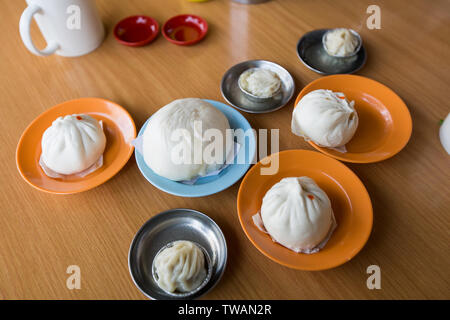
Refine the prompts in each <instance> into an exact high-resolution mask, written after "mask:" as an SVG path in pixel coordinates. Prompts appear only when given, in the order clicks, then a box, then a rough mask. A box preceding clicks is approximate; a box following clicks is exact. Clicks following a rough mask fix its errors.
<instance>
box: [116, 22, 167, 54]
mask: <svg viewBox="0 0 450 320" xmlns="http://www.w3.org/2000/svg"><path fill="white" fill-rule="evenodd" d="M158 32H159V25H158V22H157V21H156V20H155V19H153V18H151V17H148V16H143V15H138V16H132V17H127V18H125V19H123V20H121V21H119V22H118V23H117V24H116V26H115V27H114V37H115V38H116V40H117V41H118V42H120V43H121V44H123V45H126V46H130V47H140V46H145V45H146V44H149V43H150V42H152V41H153V40H154V39H155V38H156V36H157V35H158Z"/></svg>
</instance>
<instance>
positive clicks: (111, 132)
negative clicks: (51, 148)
mask: <svg viewBox="0 0 450 320" xmlns="http://www.w3.org/2000/svg"><path fill="white" fill-rule="evenodd" d="M76 113H84V114H88V115H90V116H92V117H94V118H95V119H97V120H99V121H100V120H102V121H103V130H104V132H105V135H106V139H107V142H106V148H105V152H104V154H103V166H102V167H101V168H99V169H98V170H96V171H94V172H92V173H91V174H89V175H87V176H85V177H83V178H79V177H73V176H72V177H69V178H67V179H64V180H63V179H53V178H50V177H48V176H47V175H45V173H44V171H43V170H42V169H41V167H40V165H39V158H40V155H41V139H42V135H43V134H44V131H45V130H46V129H47V128H48V127H50V126H51V124H52V122H53V121H54V120H55V119H56V118H58V117H60V116H64V115H68V114H76ZM135 137H136V126H135V124H134V121H133V119H132V118H131V116H130V114H129V113H128V112H127V111H126V110H125V109H124V108H122V107H121V106H119V105H118V104H115V103H114V102H111V101H108V100H104V99H99V98H82V99H76V100H71V101H66V102H64V103H61V104H58V105H56V106H54V107H52V108H50V109H48V110H47V111H45V112H44V113H42V114H41V115H40V116H38V117H37V118H36V119H35V120H34V121H33V122H32V123H31V124H30V125H29V126H28V127H27V128H26V129H25V131H24V133H23V134H22V137H21V138H20V140H19V144H18V145H17V150H16V164H17V169H18V170H19V172H20V174H21V176H22V177H23V178H24V179H25V181H26V182H28V183H29V184H30V185H31V186H33V187H34V188H36V189H39V190H41V191H45V192H49V193H57V194H71V193H78V192H82V191H86V190H89V189H92V188H94V187H96V186H98V185H100V184H102V183H104V182H106V181H107V180H108V179H110V178H111V177H113V176H114V175H115V174H116V173H117V172H119V171H120V169H122V167H123V166H124V165H125V164H126V163H127V161H128V159H130V156H131V154H132V153H133V150H134V147H133V146H132V145H131V141H132V140H133V139H135Z"/></svg>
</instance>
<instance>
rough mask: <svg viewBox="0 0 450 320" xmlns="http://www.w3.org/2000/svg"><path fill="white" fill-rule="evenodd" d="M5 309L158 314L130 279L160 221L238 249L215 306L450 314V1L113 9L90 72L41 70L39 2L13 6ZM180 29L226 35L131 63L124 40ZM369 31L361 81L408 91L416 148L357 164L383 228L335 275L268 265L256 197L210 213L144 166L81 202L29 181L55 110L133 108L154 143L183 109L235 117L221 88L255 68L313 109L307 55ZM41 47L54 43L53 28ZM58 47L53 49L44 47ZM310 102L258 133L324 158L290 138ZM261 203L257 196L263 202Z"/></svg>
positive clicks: (265, 118)
mask: <svg viewBox="0 0 450 320" xmlns="http://www.w3.org/2000/svg"><path fill="white" fill-rule="evenodd" d="M370 4H378V5H379V6H380V8H381V14H382V18H381V29H380V30H369V29H367V27H366V19H367V18H368V16H369V15H368V14H367V13H366V9H367V7H368V6H369V5H370ZM0 5H1V10H0V21H1V25H2V32H1V34H0V38H1V43H2V46H3V49H2V50H0V119H1V121H0V134H1V140H2V147H1V152H0V166H1V171H0V299H144V296H143V295H142V294H141V293H140V292H139V290H138V289H137V288H136V287H135V286H134V284H133V282H132V280H131V278H130V275H129V272H128V266H127V254H128V248H129V245H130V242H131V240H132V238H133V236H134V234H135V232H136V231H137V230H138V229H139V227H140V226H141V225H142V224H143V223H144V222H145V221H146V220H148V219H149V218H151V217H152V216H154V215H155V214H157V213H158V212H161V211H164V210H167V209H171V208H179V207H184V208H192V209H196V210H200V211H202V212H205V213H206V214H208V215H209V216H210V217H211V218H213V219H214V220H215V221H216V222H217V223H218V224H219V226H220V227H221V228H222V230H223V232H224V234H225V236H226V239H227V241H228V248H229V259H228V266H227V269H226V272H225V274H224V277H223V278H222V280H221V282H220V283H219V284H218V285H217V287H215V289H214V290H213V291H212V292H210V293H209V294H208V295H206V296H205V298H207V299H404V298H437V299H448V298H450V250H449V243H450V233H449V230H450V194H449V192H450V156H449V155H448V154H447V153H446V152H445V151H444V149H443V148H442V146H441V145H440V143H439V138H438V129H439V119H443V118H444V117H445V116H446V115H447V113H448V112H449V111H450V110H449V102H448V101H450V88H449V83H450V64H449V58H450V43H449V38H450V2H449V1H447V0H442V1H441V0H434V1H426V0H411V1H401V0H395V1H394V0H392V1H387V0H386V1H376V0H360V1H356V0H327V1H323V0H317V1H310V0H274V1H270V2H268V3H265V4H260V5H253V6H247V5H241V4H237V3H232V2H230V1H227V0H212V1H209V2H206V3H190V2H188V1H186V0H164V1H163V0H159V1H157V0H152V1H150V0H128V1H123V0H101V1H98V6H99V9H100V12H101V16H102V19H103V21H104V23H105V25H106V27H107V37H106V39H105V42H104V43H103V44H102V46H101V47H100V48H99V49H97V50H96V51H95V52H93V53H91V54H89V55H86V56H83V57H80V58H63V57H59V56H51V57H46V58H42V57H36V56H34V55H32V54H31V53H30V52H28V51H27V50H26V48H25V47H24V45H23V44H22V42H21V40H20V36H19V31H18V23H19V19H20V15H21V13H22V11H23V10H24V8H25V6H26V4H25V1H9V0H1V1H0ZM180 13H194V14H199V15H201V16H203V17H204V18H205V19H206V20H207V21H208V23H209V24H210V31H209V33H208V35H207V37H206V38H205V39H204V41H202V42H201V43H199V44H198V45H195V46H192V47H179V46H175V45H173V44H171V43H169V42H168V41H166V40H165V39H164V38H163V37H162V35H159V37H158V38H157V39H156V40H155V42H153V43H152V44H151V45H149V46H147V47H143V48H128V47H125V46H122V45H120V44H118V43H117V42H116V41H115V40H114V37H113V35H112V32H111V30H112V28H113V26H114V24H115V23H116V22H117V21H118V20H120V19H121V18H123V17H125V16H128V15H133V14H147V15H150V16H152V17H154V18H155V19H156V20H157V21H158V22H159V23H160V24H161V25H162V23H163V22H164V21H165V20H166V19H167V18H169V17H171V16H173V15H176V14H180ZM341 26H342V27H351V28H354V29H356V30H358V31H359V32H360V33H361V35H362V37H363V39H364V44H365V46H366V49H367V52H368V61H367V64H366V66H365V67H364V68H363V69H362V70H361V71H360V72H359V73H358V74H360V75H363V76H367V77H370V78H372V79H375V80H378V81H380V82H382V83H384V84H385V85H387V86H388V87H390V88H392V89H393V90H394V91H395V92H396V93H397V94H398V95H399V96H400V97H402V98H403V99H404V101H405V102H406V104H407V105H408V107H409V109H410V111H411V115H412V118H413V134H412V138H411V140H410V142H409V143H408V145H407V146H406V148H405V149H404V150H403V151H401V152H400V153H399V154H398V155H396V156H395V157H393V158H391V159H389V160H386V161H383V162H380V163H374V164H361V165H359V164H348V166H349V167H350V168H351V169H352V170H353V171H354V172H355V173H356V174H357V175H358V176H359V177H360V179H361V180H362V181H363V183H364V184H365V186H366V188H367V190H368V191H369V194H370V196H371V199H372V202H373V207H374V227H373V231H372V234H371V237H370V239H369V241H368V243H367V245H366V246H365V247H364V249H363V250H362V251H361V252H360V253H359V254H358V255H357V256H356V257H355V258H354V259H353V260H351V261H350V262H348V263H346V264H344V265H342V266H341V267H338V268H336V269H333V270H328V271H323V272H302V271H295V270H291V269H288V268H285V267H282V266H280V265H278V264H276V263H274V262H272V261H271V260H269V259H267V258H266V257H265V256H263V255H262V254H261V253H260V252H259V251H257V250H256V249H255V248H254V247H253V246H252V244H251V243H250V242H249V241H248V239H247V238H246V237H245V235H244V233H243V231H242V229H241V227H240V224H239V221H238V217H237V212H236V197H237V191H238V188H239V184H240V181H239V182H238V183H236V184H235V185H234V186H232V187H230V188H229V189H228V190H226V191H223V192H220V193H218V194H215V195H212V196H208V197H203V198H192V199H191V198H181V197H176V196H171V195H168V194H166V193H164V192H162V191H159V190H158V189H156V188H154V187H153V186H152V185H150V184H149V183H148V182H147V181H146V180H145V178H144V177H143V176H142V175H141V174H140V172H139V170H138V168H137V165H136V162H135V160H134V156H133V157H132V158H131V159H130V161H129V162H128V164H127V165H126V166H125V167H124V168H123V170H121V171H120V173H119V174H117V175H116V176H115V177H114V178H113V179H111V180H110V181H108V182H107V183H105V184H103V185H101V186H99V187H97V188H95V189H93V190H90V191H88V192H84V193H81V194H76V195H69V196H58V195H51V194H46V193H43V192H39V191H37V190H35V189H33V188H31V187H30V186H29V185H28V184H27V183H26V182H25V181H23V180H22V178H21V177H20V175H19V173H18V171H17V169H16V165H15V150H16V146H17V142H18V140H19V137H20V135H21V134H22V132H23V130H24V129H25V128H26V126H27V125H28V124H29V123H30V122H31V121H32V120H33V119H34V118H35V117H36V116H38V115H39V114H40V113H42V112H43V111H45V110H46V109H47V108H49V107H51V106H53V105H55V104H58V103H61V102H63V101H66V100H69V99H74V98H79V97H101V98H106V99H109V100H112V101H115V102H117V103H119V104H121V105H122V106H124V107H125V108H126V109H127V110H128V111H129V112H130V113H131V115H132V116H133V118H134V120H135V122H136V126H137V127H138V128H140V127H141V126H142V124H143V123H144V121H145V120H146V119H147V118H148V117H149V116H150V115H151V114H152V113H154V112H155V111H156V110H158V109H159V108H160V107H162V106H163V105H165V104H167V103H168V102H170V101H172V100H174V99H177V98H183V97H201V98H208V99H214V100H218V101H223V98H222V96H221V93H220V87H219V85H220V80H221V78H222V75H223V74H224V73H225V71H226V70H227V69H228V68H230V67H231V66H232V65H234V64H236V63H239V62H242V61H245V60H249V59H267V60H271V61H274V62H276V63H279V64H281V65H282V66H284V67H285V68H286V69H288V70H289V71H290V72H291V74H292V75H293V77H294V78H295V82H296V86H297V90H296V94H298V92H299V90H300V89H301V88H303V87H304V86H305V85H306V84H308V83H309V82H310V81H312V80H314V79H317V78H319V77H320V75H318V74H316V73H314V72H312V71H310V70H308V69H307V68H306V67H304V66H303V65H302V63H301V62H300V61H299V59H298V58H297V55H296V50H295V48H296V44H297V41H298V40H299V38H300V37H301V36H302V35H303V34H304V33H305V32H307V31H310V30H313V29H319V28H324V27H341ZM33 37H35V38H40V35H39V32H38V31H37V27H36V26H34V27H33ZM38 43H39V44H40V46H41V47H42V46H43V42H42V39H41V40H40V41H38ZM293 106H294V99H293V100H292V101H290V103H289V104H288V105H287V106H286V107H284V108H283V109H281V110H279V111H276V112H274V113H270V114H261V115H254V114H244V115H245V116H246V118H247V119H248V120H249V122H250V123H251V125H252V126H253V127H254V128H256V129H258V128H268V129H271V128H280V140H281V141H280V149H281V150H285V149H294V148H300V149H311V147H310V146H309V145H308V144H306V143H305V142H304V141H303V140H302V139H300V138H298V137H296V136H294V135H293V134H292V133H291V132H290V121H291V113H292V109H293ZM249 196H251V195H249ZM372 264H376V265H379V266H380V268H381V276H382V278H381V279H382V280H381V287H382V288H381V289H380V290H369V289H368V288H367V286H366V280H367V278H368V276H369V275H368V274H367V273H366V268H367V267H368V266H369V265H372ZM69 265H78V266H80V268H81V289H80V290H69V289H68V288H67V287H66V279H67V277H68V276H69V275H68V274H66V268H67V267H68V266H69Z"/></svg>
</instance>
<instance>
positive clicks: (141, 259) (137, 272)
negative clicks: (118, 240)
mask: <svg viewBox="0 0 450 320" xmlns="http://www.w3.org/2000/svg"><path fill="white" fill-rule="evenodd" d="M177 240H187V241H192V242H194V243H196V244H198V246H199V247H200V248H201V249H202V250H203V251H204V253H205V258H206V260H207V268H208V275H207V278H206V280H205V283H202V284H201V285H200V287H199V288H197V289H195V290H193V291H192V292H188V293H168V292H166V291H164V290H163V289H161V288H160V287H159V286H158V284H157V282H156V279H155V277H154V270H153V260H154V258H155V257H156V255H157V254H158V252H160V250H161V249H162V248H164V247H166V246H167V245H168V244H170V243H172V242H174V241H177ZM226 262H227V245H226V241H225V237H224V235H223V233H222V231H221V230H220V228H219V226H218V225H217V224H216V223H215V222H214V221H213V220H212V219H211V218H209V217H208V216H206V215H205V214H203V213H201V212H199V211H195V210H191V209H172V210H168V211H165V212H162V213H160V214H158V215H156V216H154V217H153V218H151V219H150V220H148V221H147V222H146V223H145V224H144V225H143V226H142V227H141V228H140V229H139V231H138V232H137V234H136V236H135V237H134V239H133V241H132V242H131V246H130V251H129V253H128V267H129V270H130V274H131V278H132V279H133V282H134V284H135V285H136V286H137V287H138V289H139V290H140V291H141V292H142V293H143V294H144V295H145V296H147V297H148V298H150V299H157V300H159V299H161V300H174V299H176V300H180V299H196V298H199V297H200V296H202V295H204V294H206V293H207V292H208V291H210V290H211V289H212V288H213V287H214V286H215V285H216V284H217V283H218V282H219V280H220V278H221V277H222V275H223V273H224V271H225V267H226Z"/></svg>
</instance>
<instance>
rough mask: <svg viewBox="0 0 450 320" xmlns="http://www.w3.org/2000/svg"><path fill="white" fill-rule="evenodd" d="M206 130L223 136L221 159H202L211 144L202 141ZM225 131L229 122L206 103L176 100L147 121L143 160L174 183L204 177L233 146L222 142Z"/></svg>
mask: <svg viewBox="0 0 450 320" xmlns="http://www.w3.org/2000/svg"><path fill="white" fill-rule="evenodd" d="M199 125H200V126H199ZM208 129H216V130H218V132H220V133H221V134H222V137H223V141H221V143H222V145H223V150H222V156H220V155H219V156H217V158H214V159H208V161H207V160H206V159H205V158H204V157H203V155H204V153H206V152H205V148H206V147H207V146H208V145H211V144H212V142H213V139H210V138H205V135H204V133H205V131H206V130H208ZM227 129H230V125H229V123H228V119H227V118H226V117H225V115H224V114H223V113H222V112H220V111H219V110H218V109H216V108H214V107H213V106H212V105H211V104H209V103H208V102H206V101H204V100H202V99H196V98H187V99H179V100H175V101H173V102H171V103H169V104H168V105H166V106H164V107H162V108H161V109H159V110H158V111H157V112H156V113H155V114H154V115H153V116H152V117H151V118H150V120H149V122H148V124H147V127H146V128H145V131H144V134H143V156H144V161H145V163H146V164H147V165H148V166H149V167H150V169H152V170H153V171H154V172H155V173H156V174H158V175H160V176H162V177H165V178H167V179H170V180H174V181H181V180H191V179H193V178H196V177H198V176H203V175H206V174H208V173H210V172H212V171H215V170H218V169H220V167H222V166H223V164H224V163H225V161H226V156H227V152H228V149H230V148H231V147H232V146H227V144H226V143H225V138H226V130H227ZM227 147H228V148H227ZM218 158H220V159H218ZM216 159H218V160H217V161H216Z"/></svg>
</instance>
